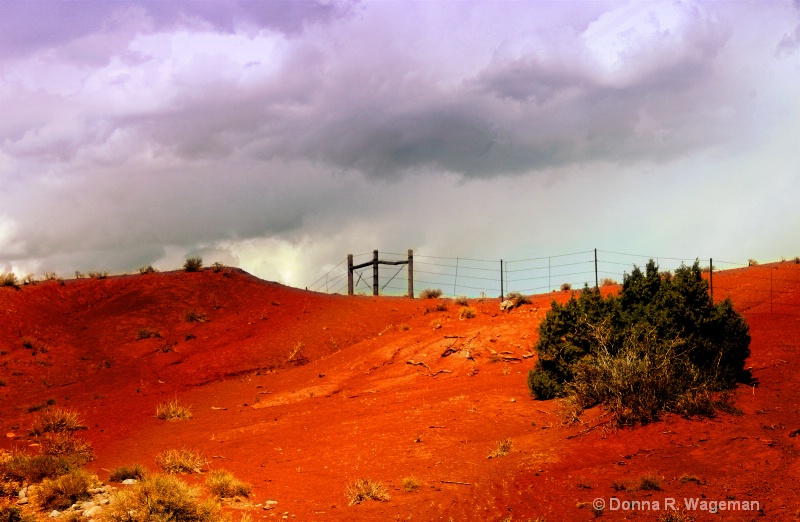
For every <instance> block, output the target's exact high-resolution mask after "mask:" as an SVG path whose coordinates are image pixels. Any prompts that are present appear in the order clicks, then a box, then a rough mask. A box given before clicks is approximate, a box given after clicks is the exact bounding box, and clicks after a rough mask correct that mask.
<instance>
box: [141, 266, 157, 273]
mask: <svg viewBox="0 0 800 522" xmlns="http://www.w3.org/2000/svg"><path fill="white" fill-rule="evenodd" d="M157 271H158V270H156V269H155V268H153V265H147V266H141V267H139V273H140V274H141V275H145V274H153V273H155V272H157Z"/></svg>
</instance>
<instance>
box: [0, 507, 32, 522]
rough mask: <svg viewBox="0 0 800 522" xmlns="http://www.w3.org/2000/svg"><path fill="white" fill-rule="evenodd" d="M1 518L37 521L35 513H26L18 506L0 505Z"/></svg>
mask: <svg viewBox="0 0 800 522" xmlns="http://www.w3.org/2000/svg"><path fill="white" fill-rule="evenodd" d="M0 520H2V521H3V522H6V521H8V522H36V518H34V516H33V515H26V514H25V513H23V512H22V510H21V509H20V508H18V507H17V506H3V507H0Z"/></svg>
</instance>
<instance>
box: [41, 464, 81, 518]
mask: <svg viewBox="0 0 800 522" xmlns="http://www.w3.org/2000/svg"><path fill="white" fill-rule="evenodd" d="M94 483H95V478H94V477H93V476H92V475H90V474H89V473H87V472H86V471H84V470H82V469H73V470H70V471H69V472H68V473H66V474H64V475H61V476H60V477H57V478H53V479H45V480H44V482H42V484H41V486H40V487H39V492H38V495H37V498H38V500H39V502H40V503H41V505H42V507H44V508H46V509H65V508H68V507H70V506H71V505H72V504H74V503H75V502H77V501H79V500H88V499H89V498H91V495H90V494H89V491H88V490H89V488H91V487H92V486H93V485H94Z"/></svg>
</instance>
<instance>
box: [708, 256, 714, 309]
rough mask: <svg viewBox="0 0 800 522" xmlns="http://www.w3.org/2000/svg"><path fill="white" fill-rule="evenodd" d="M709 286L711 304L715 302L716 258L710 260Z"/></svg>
mask: <svg viewBox="0 0 800 522" xmlns="http://www.w3.org/2000/svg"><path fill="white" fill-rule="evenodd" d="M708 286H709V287H710V289H711V302H712V303H713V302H714V258H713V257H709V258H708Z"/></svg>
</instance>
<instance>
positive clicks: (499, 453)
mask: <svg viewBox="0 0 800 522" xmlns="http://www.w3.org/2000/svg"><path fill="white" fill-rule="evenodd" d="M513 447H514V443H513V442H512V441H511V439H509V438H508V437H506V438H505V439H501V440H498V441H497V446H495V448H494V449H493V450H492V451H491V452H489V456H488V457H487V458H490V459H491V458H494V457H505V456H506V455H508V453H509V452H510V451H511V448H513Z"/></svg>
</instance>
